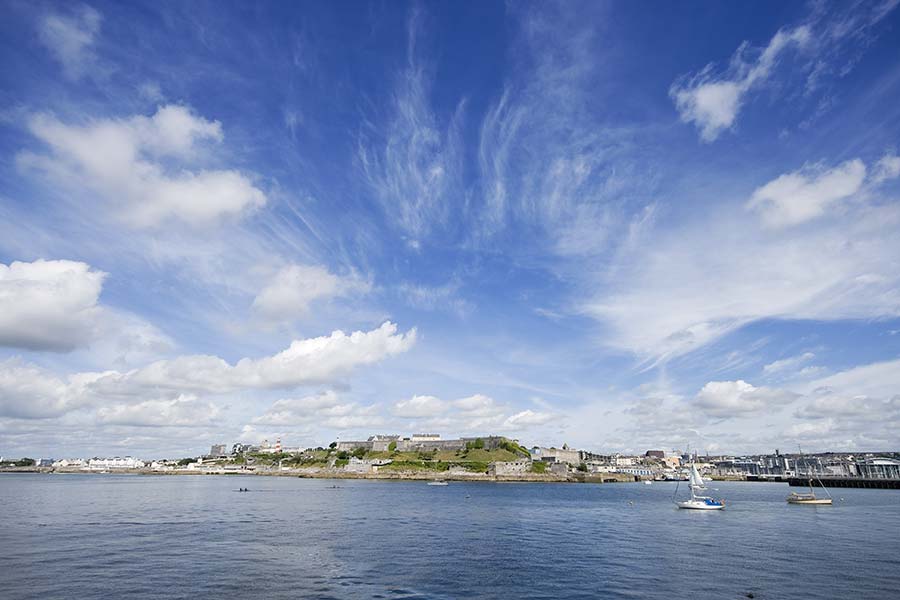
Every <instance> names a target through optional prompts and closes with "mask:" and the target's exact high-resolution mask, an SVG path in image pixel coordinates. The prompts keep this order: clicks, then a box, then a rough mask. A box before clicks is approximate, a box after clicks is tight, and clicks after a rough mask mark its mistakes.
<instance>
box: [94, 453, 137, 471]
mask: <svg viewBox="0 0 900 600" xmlns="http://www.w3.org/2000/svg"><path fill="white" fill-rule="evenodd" d="M143 467H144V461H142V460H138V459H136V458H134V457H132V456H126V457H124V458H122V457H118V456H116V457H114V458H92V459H91V460H89V461H88V465H87V468H88V469H90V470H91V471H104V470H106V469H141V468H143Z"/></svg>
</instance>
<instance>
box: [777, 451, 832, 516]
mask: <svg viewBox="0 0 900 600" xmlns="http://www.w3.org/2000/svg"><path fill="white" fill-rule="evenodd" d="M800 457H801V458H802V457H803V451H801V452H800ZM808 471H809V472H808V473H807V482H808V483H809V492H791V493H790V494H789V495H788V497H787V498H785V500H787V502H788V504H812V505H817V506H830V505H831V501H832V498H831V494H829V493H828V489H827V488H826V487H825V484H823V483H822V480H821V479H819V478H818V476H815V475H814V473H813V470H812V469H811V468H809V470H808ZM814 476H815V478H816V480H817V481H818V482H819V485H820V486H822V489H823V490H824V491H825V495H827V496H828V497H827V498H818V497H816V493H815V492H814V491H813V477H814Z"/></svg>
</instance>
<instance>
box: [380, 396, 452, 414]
mask: <svg viewBox="0 0 900 600" xmlns="http://www.w3.org/2000/svg"><path fill="white" fill-rule="evenodd" d="M446 410H447V405H446V404H445V403H444V402H443V401H442V400H440V399H439V398H435V397H434V396H413V397H412V398H410V399H408V400H400V401H399V402H397V403H395V404H394V406H393V408H392V412H393V413H394V415H396V416H398V417H403V418H421V417H435V416H437V415H440V414H442V413H444V412H446Z"/></svg>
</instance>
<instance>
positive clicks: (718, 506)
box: [675, 463, 725, 510]
mask: <svg viewBox="0 0 900 600" xmlns="http://www.w3.org/2000/svg"><path fill="white" fill-rule="evenodd" d="M688 487H689V488H690V489H691V498H690V500H682V501H680V502H676V503H675V504H677V505H678V508H693V509H695V510H722V509H723V508H725V501H724V500H719V499H717V498H711V497H709V496H700V495H698V494H697V492H698V491H701V492H702V491H705V490H706V486H705V485H703V478H702V477H700V472H699V471H698V470H697V465H695V464H694V463H691V475H690V483H689V484H688Z"/></svg>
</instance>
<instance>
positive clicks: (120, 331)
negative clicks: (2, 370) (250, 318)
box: [0, 260, 173, 364]
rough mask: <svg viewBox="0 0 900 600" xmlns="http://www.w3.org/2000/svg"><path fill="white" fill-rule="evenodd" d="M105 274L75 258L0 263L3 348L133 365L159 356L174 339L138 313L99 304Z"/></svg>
mask: <svg viewBox="0 0 900 600" xmlns="http://www.w3.org/2000/svg"><path fill="white" fill-rule="evenodd" d="M106 277H107V274H106V273H104V272H102V271H98V270H96V269H93V268H92V267H91V266H90V265H88V264H86V263H83V262H78V261H71V260H36V261H34V262H30V263H29V262H12V263H10V264H9V265H8V266H7V265H4V264H0V346H6V347H11V348H19V349H23V350H36V351H50V352H70V351H72V350H75V349H77V348H88V347H89V348H90V349H91V352H92V353H93V354H94V355H95V356H96V357H98V358H102V359H104V360H106V361H109V362H115V363H120V364H130V363H132V361H135V360H141V359H144V360H148V359H151V358H154V357H157V356H159V355H160V354H163V353H165V352H167V351H169V350H171V348H172V346H173V342H172V340H171V339H169V337H168V336H166V335H165V334H164V333H162V332H161V331H160V330H159V329H157V328H156V327H154V326H153V325H152V324H150V323H148V322H146V321H144V320H142V319H141V318H139V317H137V316H136V315H133V314H129V313H126V312H122V311H118V310H114V309H112V308H110V307H108V306H104V305H102V304H101V303H100V302H99V297H100V293H101V290H102V287H103V282H104V281H105V279H106Z"/></svg>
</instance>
